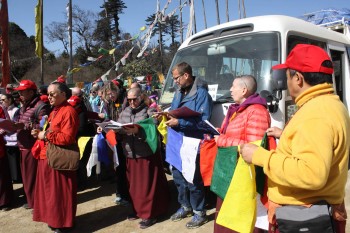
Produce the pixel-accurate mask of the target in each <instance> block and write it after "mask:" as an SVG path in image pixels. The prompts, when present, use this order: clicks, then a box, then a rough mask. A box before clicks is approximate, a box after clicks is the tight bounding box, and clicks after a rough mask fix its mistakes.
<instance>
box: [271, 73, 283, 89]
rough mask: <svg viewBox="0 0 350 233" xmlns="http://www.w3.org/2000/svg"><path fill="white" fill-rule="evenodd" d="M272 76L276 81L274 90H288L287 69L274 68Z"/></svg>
mask: <svg viewBox="0 0 350 233" xmlns="http://www.w3.org/2000/svg"><path fill="white" fill-rule="evenodd" d="M271 78H272V80H273V83H274V90H280V91H281V90H287V76H286V69H280V70H272V73H271Z"/></svg>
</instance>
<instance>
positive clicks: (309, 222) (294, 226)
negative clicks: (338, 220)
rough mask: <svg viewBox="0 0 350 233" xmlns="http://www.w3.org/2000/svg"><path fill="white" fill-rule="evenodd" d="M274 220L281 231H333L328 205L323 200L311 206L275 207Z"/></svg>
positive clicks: (328, 232) (327, 232) (329, 232)
mask: <svg viewBox="0 0 350 233" xmlns="http://www.w3.org/2000/svg"><path fill="white" fill-rule="evenodd" d="M276 221H277V224H278V230H279V231H280V232H283V233H295V232H320V233H321V232H322V233H333V232H334V231H333V226H332V219H331V216H330V207H329V205H328V204H327V203H326V202H325V201H322V202H319V203H316V204H313V205H312V206H311V207H305V206H299V205H285V206H282V207H279V208H276Z"/></svg>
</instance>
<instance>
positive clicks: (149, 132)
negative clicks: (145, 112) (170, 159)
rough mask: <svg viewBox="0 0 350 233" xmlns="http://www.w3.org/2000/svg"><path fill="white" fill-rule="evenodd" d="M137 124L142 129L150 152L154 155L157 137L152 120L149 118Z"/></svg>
mask: <svg viewBox="0 0 350 233" xmlns="http://www.w3.org/2000/svg"><path fill="white" fill-rule="evenodd" d="M137 124H139V125H140V126H141V127H142V130H143V131H144V132H145V135H146V142H147V143H148V145H149V147H150V148H151V150H152V152H153V153H156V151H157V148H158V135H157V130H156V125H155V124H154V119H153V118H152V117H150V118H147V119H144V120H141V121H138V122H137Z"/></svg>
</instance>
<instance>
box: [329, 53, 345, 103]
mask: <svg viewBox="0 0 350 233" xmlns="http://www.w3.org/2000/svg"><path fill="white" fill-rule="evenodd" d="M342 56H343V52H342V51H336V50H331V58H332V62H333V68H334V81H335V83H334V86H335V90H336V92H337V95H338V96H339V98H340V100H341V101H343V97H344V96H343V82H342V80H343V79H342V77H343V67H342Z"/></svg>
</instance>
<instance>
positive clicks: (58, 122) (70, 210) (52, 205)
mask: <svg viewBox="0 0 350 233" xmlns="http://www.w3.org/2000/svg"><path fill="white" fill-rule="evenodd" d="M70 96H71V91H70V89H69V88H68V87H67V85H66V84H64V83H59V82H54V83H52V84H50V86H49V87H48V98H49V102H50V105H52V106H53V110H52V112H51V113H50V115H49V117H48V126H47V127H46V128H44V130H43V131H40V132H37V131H35V132H32V134H33V136H35V137H37V138H38V139H39V140H44V141H45V146H44V148H43V149H42V150H41V152H40V158H39V162H38V168H37V169H38V170H37V176H36V186H35V195H34V211H33V220H34V221H38V222H45V223H47V224H48V226H49V228H51V229H52V230H53V231H54V232H56V233H59V232H64V231H65V230H67V228H71V227H73V226H74V219H75V215H76V210H77V174H76V171H61V170H55V169H53V168H51V167H50V166H49V165H48V161H47V158H46V147H47V144H48V142H50V143H53V144H55V145H61V146H63V145H71V144H74V143H76V135H77V132H78V127H79V117H78V114H77V112H76V110H75V109H74V108H73V107H72V106H71V105H70V104H69V103H68V102H67V99H69V98H70Z"/></svg>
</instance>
